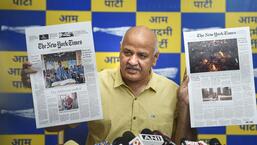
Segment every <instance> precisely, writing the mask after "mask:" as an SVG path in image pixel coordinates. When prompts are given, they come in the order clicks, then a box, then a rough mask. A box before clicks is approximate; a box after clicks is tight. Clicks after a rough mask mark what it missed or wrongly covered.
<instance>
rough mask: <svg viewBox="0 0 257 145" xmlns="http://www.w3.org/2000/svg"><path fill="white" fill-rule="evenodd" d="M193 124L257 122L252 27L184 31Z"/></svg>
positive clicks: (213, 124)
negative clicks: (250, 29)
mask: <svg viewBox="0 0 257 145" xmlns="http://www.w3.org/2000/svg"><path fill="white" fill-rule="evenodd" d="M184 45H185V55H186V66H187V75H188V76H189V85H188V91H189V106H190V117H191V118H190V119H191V127H208V126H228V125H244V124H255V123H256V122H257V121H256V120H257V112H256V96H255V87H254V74H253V61H252V50H251V38H250V32H249V28H248V27H241V28H227V29H212V30H199V31H193V32H184Z"/></svg>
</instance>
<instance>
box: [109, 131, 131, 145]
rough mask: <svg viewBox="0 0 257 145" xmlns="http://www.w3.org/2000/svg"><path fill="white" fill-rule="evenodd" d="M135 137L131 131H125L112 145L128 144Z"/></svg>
mask: <svg viewBox="0 0 257 145" xmlns="http://www.w3.org/2000/svg"><path fill="white" fill-rule="evenodd" d="M134 137H135V135H134V134H133V133H132V132H131V131H125V132H124V133H123V134H122V136H121V137H117V138H116V139H115V140H114V141H113V142H112V145H128V144H129V142H130V141H131V140H132V139H133V138H134Z"/></svg>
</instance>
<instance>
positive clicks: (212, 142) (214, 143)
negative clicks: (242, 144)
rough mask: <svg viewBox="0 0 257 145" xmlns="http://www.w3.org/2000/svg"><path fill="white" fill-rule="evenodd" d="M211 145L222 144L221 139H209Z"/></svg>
mask: <svg viewBox="0 0 257 145" xmlns="http://www.w3.org/2000/svg"><path fill="white" fill-rule="evenodd" d="M209 144H210V145H221V143H220V141H219V140H218V139H217V138H212V139H210V141H209Z"/></svg>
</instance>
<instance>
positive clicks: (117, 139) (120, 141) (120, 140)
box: [112, 137, 123, 145]
mask: <svg viewBox="0 0 257 145" xmlns="http://www.w3.org/2000/svg"><path fill="white" fill-rule="evenodd" d="M122 143H123V137H117V138H116V139H115V140H114V141H113V142H112V144H113V145H119V144H122Z"/></svg>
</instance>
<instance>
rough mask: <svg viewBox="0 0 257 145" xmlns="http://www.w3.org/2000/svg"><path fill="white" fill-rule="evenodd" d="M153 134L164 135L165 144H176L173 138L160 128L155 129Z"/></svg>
mask: <svg viewBox="0 0 257 145" xmlns="http://www.w3.org/2000/svg"><path fill="white" fill-rule="evenodd" d="M153 134H154V135H160V136H162V138H163V140H164V143H163V145H176V144H175V143H174V142H173V141H172V140H171V138H170V137H168V136H166V135H164V134H163V133H161V132H160V131H158V130H154V131H153Z"/></svg>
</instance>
